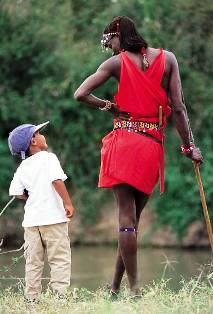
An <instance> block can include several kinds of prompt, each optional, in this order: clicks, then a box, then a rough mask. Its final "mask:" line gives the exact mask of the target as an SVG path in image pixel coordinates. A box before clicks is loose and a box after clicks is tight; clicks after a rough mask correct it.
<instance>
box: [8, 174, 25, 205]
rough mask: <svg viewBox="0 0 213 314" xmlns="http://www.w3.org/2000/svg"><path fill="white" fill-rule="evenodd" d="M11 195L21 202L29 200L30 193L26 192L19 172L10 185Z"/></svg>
mask: <svg viewBox="0 0 213 314" xmlns="http://www.w3.org/2000/svg"><path fill="white" fill-rule="evenodd" d="M9 195H10V196H15V197H16V198H18V199H21V200H25V201H26V200H27V198H28V192H27V191H26V190H25V188H24V185H23V183H22V181H21V179H20V175H19V170H18V169H17V171H16V172H15V174H14V176H13V180H12V181H11V183H10V188H9Z"/></svg>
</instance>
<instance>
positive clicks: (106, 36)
mask: <svg viewBox="0 0 213 314" xmlns="http://www.w3.org/2000/svg"><path fill="white" fill-rule="evenodd" d="M119 35H120V33H119V32H113V33H107V34H103V38H102V39H101V47H102V50H103V51H105V50H108V47H107V43H108V42H109V41H110V39H111V38H112V37H113V36H119Z"/></svg>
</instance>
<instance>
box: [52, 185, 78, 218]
mask: <svg viewBox="0 0 213 314" xmlns="http://www.w3.org/2000/svg"><path fill="white" fill-rule="evenodd" d="M52 184H53V186H54V188H55V190H56V191H57V193H58V194H59V195H60V197H61V198H62V200H63V203H64V208H65V210H66V215H67V217H68V218H71V217H72V216H73V214H74V211H75V209H74V207H73V205H72V201H71V198H70V196H69V193H68V191H67V188H66V186H65V184H64V182H63V181H62V180H54V181H53V182H52Z"/></svg>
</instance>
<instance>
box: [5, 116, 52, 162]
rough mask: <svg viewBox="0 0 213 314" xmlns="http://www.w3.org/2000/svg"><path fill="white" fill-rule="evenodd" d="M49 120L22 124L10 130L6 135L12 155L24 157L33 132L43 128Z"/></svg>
mask: <svg viewBox="0 0 213 314" xmlns="http://www.w3.org/2000/svg"><path fill="white" fill-rule="evenodd" d="M47 124H49V121H47V122H45V123H42V124H39V125H34V124H22V125H19V126H18V127H17V128H15V129H14V130H13V131H12V132H10V134H9V137H8V145H9V148H10V152H11V154H12V155H20V156H21V158H22V159H25V157H26V151H27V150H28V148H29V146H30V142H31V139H32V137H33V134H34V133H35V132H37V131H39V130H41V129H42V128H44V127H45V126H46V125H47Z"/></svg>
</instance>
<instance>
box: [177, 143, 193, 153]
mask: <svg viewBox="0 0 213 314" xmlns="http://www.w3.org/2000/svg"><path fill="white" fill-rule="evenodd" d="M180 148H181V151H182V153H183V154H184V155H188V154H190V153H191V152H192V151H193V149H194V148H195V144H190V146H185V145H184V144H181V145H180Z"/></svg>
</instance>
